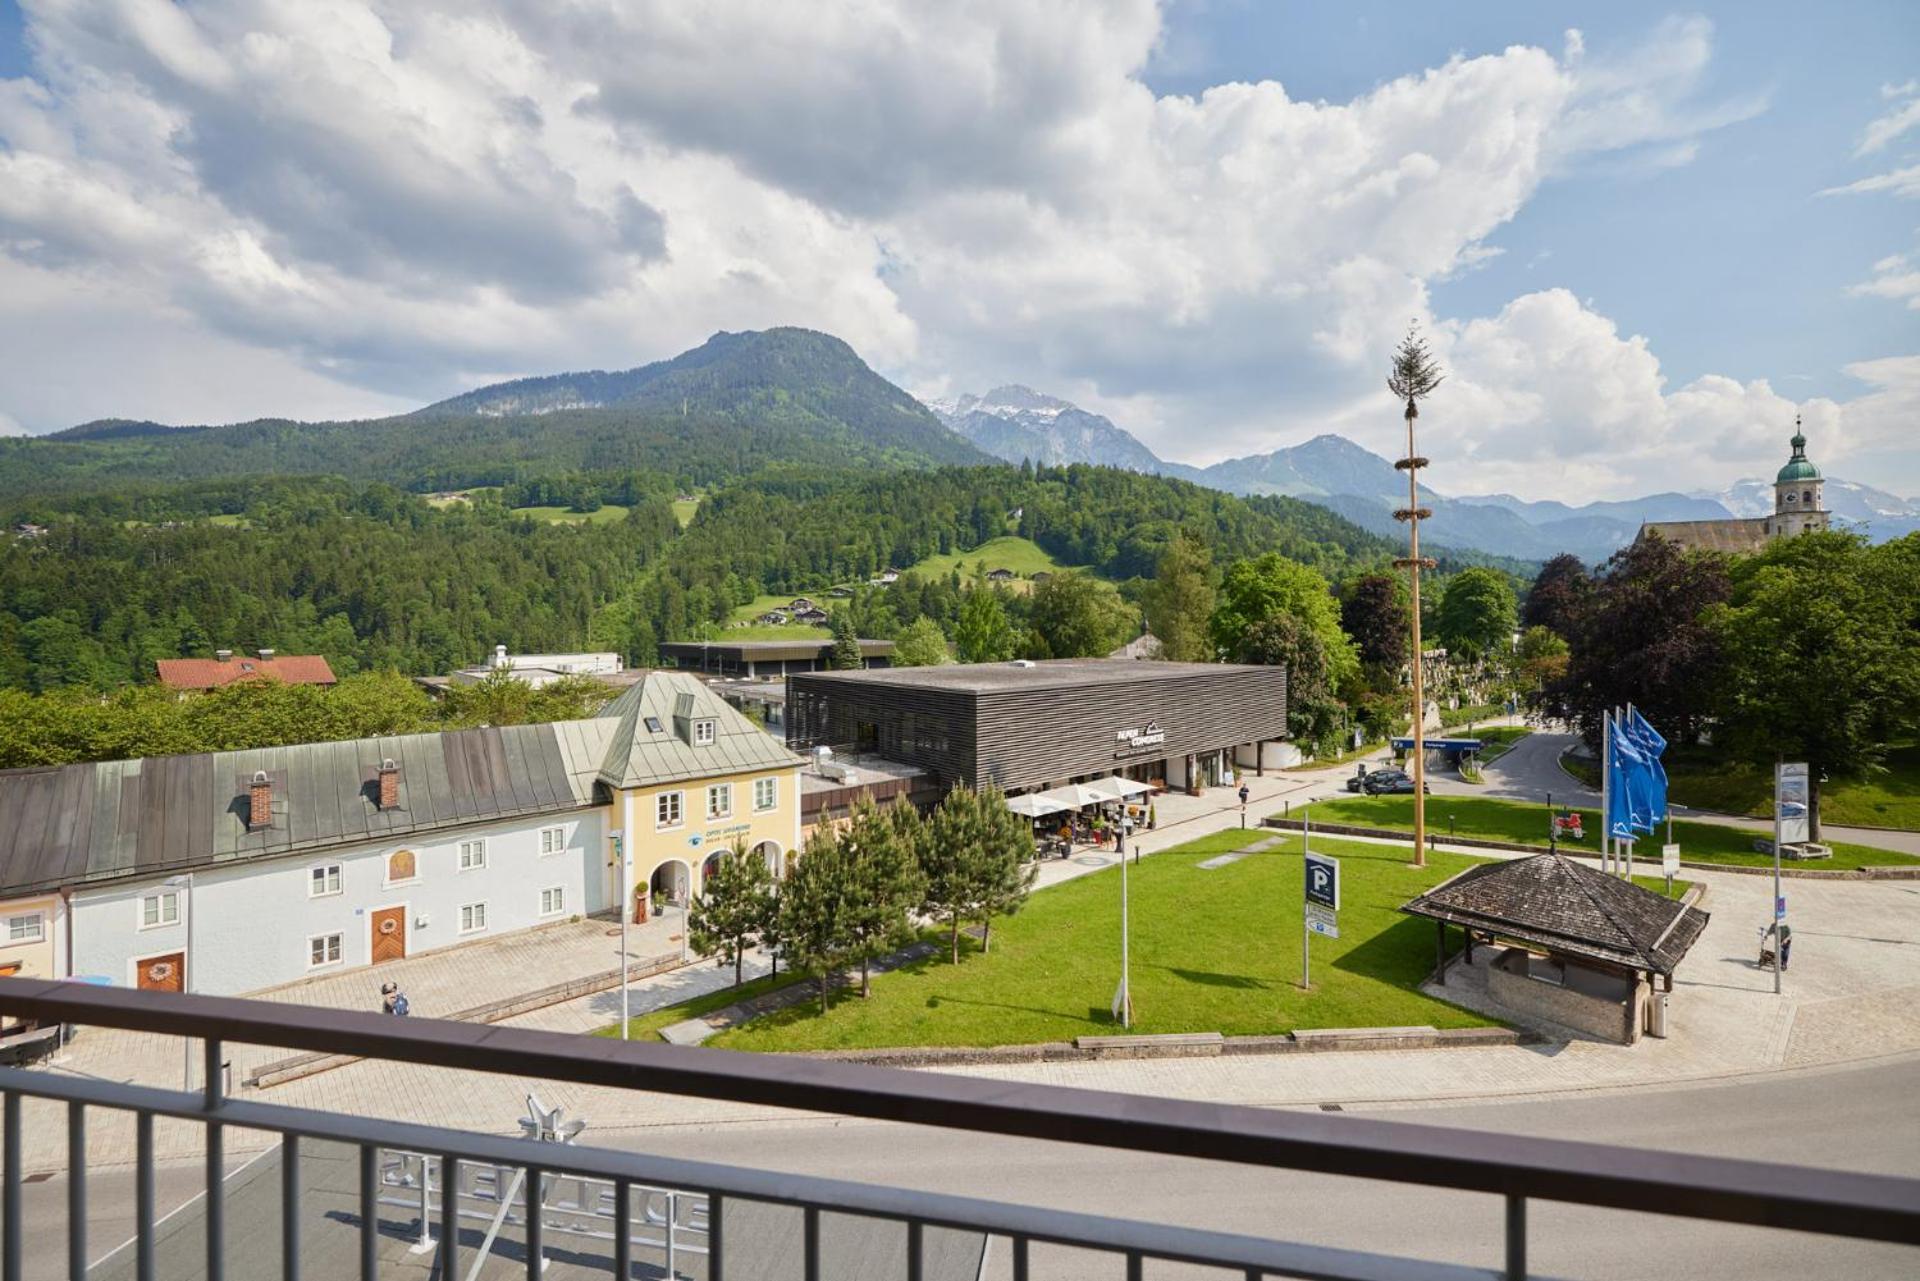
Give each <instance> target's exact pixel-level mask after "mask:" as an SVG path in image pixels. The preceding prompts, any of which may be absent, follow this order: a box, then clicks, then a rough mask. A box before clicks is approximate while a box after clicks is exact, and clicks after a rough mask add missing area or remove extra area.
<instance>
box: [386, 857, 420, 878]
mask: <svg viewBox="0 0 1920 1281" xmlns="http://www.w3.org/2000/svg"><path fill="white" fill-rule="evenodd" d="M419 874H420V863H419V860H418V859H416V858H414V856H413V851H412V850H395V851H394V852H393V853H391V854H389V855H387V884H389V885H399V884H400V883H402V882H403V881H411V880H412V879H413V878H414V877H416V876H418V875H419Z"/></svg>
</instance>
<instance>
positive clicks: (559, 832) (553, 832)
mask: <svg viewBox="0 0 1920 1281" xmlns="http://www.w3.org/2000/svg"><path fill="white" fill-rule="evenodd" d="M566 848H567V829H566V828H564V827H543V828H541V829H540V852H541V853H542V854H558V853H560V851H562V850H564V849H566Z"/></svg>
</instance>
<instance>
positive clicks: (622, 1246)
mask: <svg viewBox="0 0 1920 1281" xmlns="http://www.w3.org/2000/svg"><path fill="white" fill-rule="evenodd" d="M632 1206H633V1184H631V1183H629V1182H628V1181H627V1180H625V1179H615V1180H614V1181H613V1275H614V1276H615V1277H616V1278H618V1281H632V1277H633V1221H632V1218H631V1215H632Z"/></svg>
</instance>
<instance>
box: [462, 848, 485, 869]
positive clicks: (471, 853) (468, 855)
mask: <svg viewBox="0 0 1920 1281" xmlns="http://www.w3.org/2000/svg"><path fill="white" fill-rule="evenodd" d="M486 865H487V843H486V842H485V841H461V842H460V870H461V871H463V872H471V871H473V870H474V869H475V868H481V867H485V866H486Z"/></svg>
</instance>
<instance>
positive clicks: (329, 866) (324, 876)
mask: <svg viewBox="0 0 1920 1281" xmlns="http://www.w3.org/2000/svg"><path fill="white" fill-rule="evenodd" d="M307 877H308V879H307V897H308V898H325V897H326V896H327V895H329V894H338V893H339V892H340V865H339V864H338V863H325V864H322V865H321V866H319V867H316V868H314V869H313V870H312V871H310V872H309V873H308V874H307Z"/></svg>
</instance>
